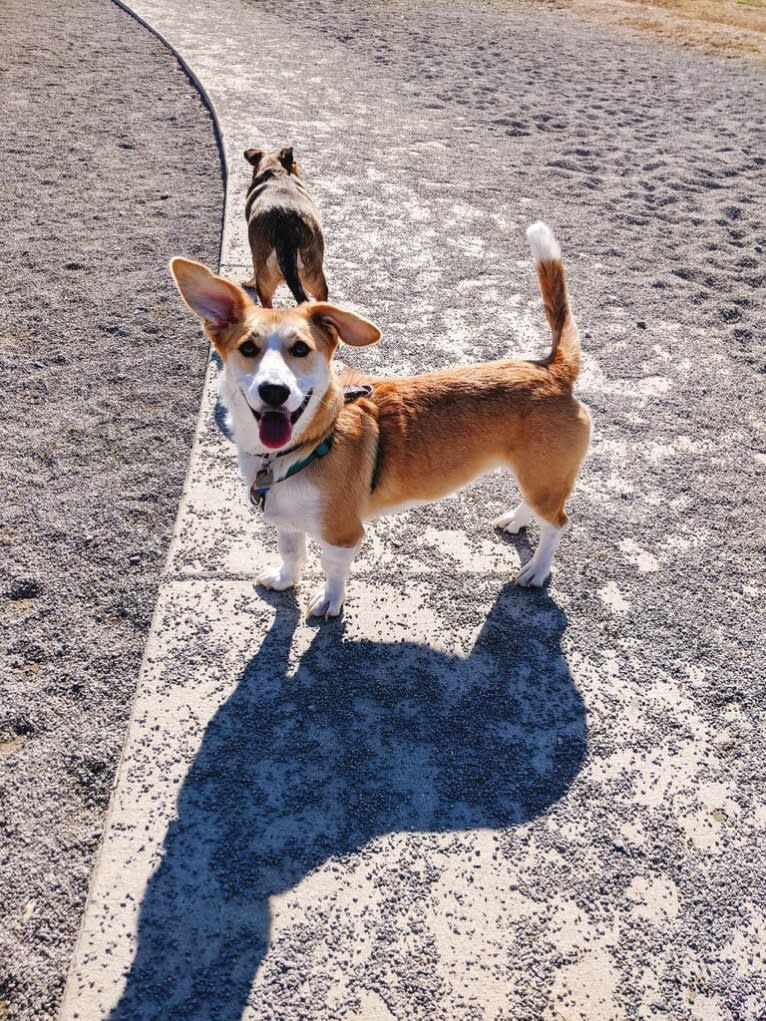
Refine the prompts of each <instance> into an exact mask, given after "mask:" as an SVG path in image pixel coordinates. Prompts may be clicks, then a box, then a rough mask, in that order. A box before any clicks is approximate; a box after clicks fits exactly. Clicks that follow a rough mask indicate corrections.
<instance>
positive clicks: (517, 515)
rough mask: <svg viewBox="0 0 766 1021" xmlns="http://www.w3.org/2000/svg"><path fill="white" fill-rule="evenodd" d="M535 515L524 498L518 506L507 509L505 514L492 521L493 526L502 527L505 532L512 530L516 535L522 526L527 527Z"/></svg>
mask: <svg viewBox="0 0 766 1021" xmlns="http://www.w3.org/2000/svg"><path fill="white" fill-rule="evenodd" d="M533 517H534V515H533V514H532V509H531V507H529V506H528V505H527V504H526V503H524V501H523V500H522V501H521V503H520V504H519V505H518V507H514V509H513V510H511V511H506V512H505V514H500V515H498V517H496V518H495V519H494V521H493V522H492V527H493V528H501V529H502V530H503V531H504V532H510V533H511V534H512V535H515V534H516V533H517V532H519V531H520V530H521V529H522V528H526V527H527V525H528V524H529V523H530V522H531V521H532V519H533Z"/></svg>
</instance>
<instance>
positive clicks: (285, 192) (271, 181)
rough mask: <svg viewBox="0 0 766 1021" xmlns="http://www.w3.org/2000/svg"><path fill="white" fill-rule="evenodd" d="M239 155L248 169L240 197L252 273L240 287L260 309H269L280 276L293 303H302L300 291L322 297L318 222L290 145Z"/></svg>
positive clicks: (304, 298) (324, 289)
mask: <svg viewBox="0 0 766 1021" xmlns="http://www.w3.org/2000/svg"><path fill="white" fill-rule="evenodd" d="M245 159H246V160H247V162H248V163H249V164H250V165H251V166H252V168H253V178H252V180H251V182H250V187H249V188H248V189H247V198H246V199H245V218H246V219H247V236H248V240H249V241H250V252H251V254H252V257H253V275H252V277H251V278H250V280H248V281H246V282H245V287H254V288H255V290H256V292H257V294H258V300H259V301H260V303H261V304H262V305H263V307H264V308H271V299H272V297H273V295H274V291H275V290H276V289H277V286H278V285H279V282H280V280H284V281H285V283H286V284H287V286H288V287H289V288H290V290H291V291H292V293H293V297H294V298H295V300H296V301H297V302H298V304H300V303H301V302H303V301H308V298H307V296H306V291H308V292H309V294H311V295H313V297H314V298H316V299H317V300H318V301H327V281H326V280H325V275H324V270H323V269H322V261H323V259H324V237H323V235H322V224H321V222H320V219H319V211H318V209H317V207H316V205H315V203H314V200H313V199H312V198H311V196H310V195H309V193H308V191H307V189H306V185H305V183H304V180H303V176H302V175H301V171H300V167H299V166H298V164H297V163H296V162H295V159H294V157H293V147H292V146H291V145H283V146H282V148H281V149H276V150H275V151H274V152H264V151H263V150H262V149H247V150H246V151H245Z"/></svg>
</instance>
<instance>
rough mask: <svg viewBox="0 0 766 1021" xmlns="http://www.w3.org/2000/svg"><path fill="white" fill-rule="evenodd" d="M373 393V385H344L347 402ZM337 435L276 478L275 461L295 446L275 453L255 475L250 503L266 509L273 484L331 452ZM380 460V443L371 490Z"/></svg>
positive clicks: (371, 489)
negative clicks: (267, 498) (279, 477)
mask: <svg viewBox="0 0 766 1021" xmlns="http://www.w3.org/2000/svg"><path fill="white" fill-rule="evenodd" d="M371 394H372V387H371V386H368V385H366V384H365V385H360V386H344V387H343V400H344V402H345V403H346V404H352V403H353V402H354V401H358V400H359V399H360V398H361V397H369V396H370V395H371ZM334 437H335V433H334V432H330V433H328V434H327V436H325V438H324V439H323V440H322V442H321V443H319V444H318V445H317V446H316V447H314V449H313V450H312V451H311V453H310V454H307V455H306V457H304V458H302V459H301V460H300V461H296V462H295V464H291V465H290V467H289V468H288V469H287V472H286V473H285V474H284V475H283V476H282V478H281V479H275V478H274V469H273V464H274V461H276V460H277V458H278V457H284V456H285V455H286V454H291V453H292V451H293V450H295V449H296V448H295V447H292V448H291V449H289V450H282V451H280V453H278V454H275V455H274V456H273V457H272V458H269V460H268V461H267V462H266V463H265V464H264V465H263V467H262V468H260V469H259V471H258V474H257V475H256V476H255V481H254V482H253V484H252V486H251V487H250V503H251V504H252V505H253V507H257V508H258V509H259V510H264V508H265V507H266V496H267V494H268V492H269V490H270V489H271V487H272V486H276V485H277V483H279V482H284V481H285V479H291V478H292V477H293V476H294V475H297V474H298V472H300V471H303V469H304V468H306V467H307V466H308V465H310V464H311V462H312V461H316V460H318V459H319V458H321V457H325V456H326V455H327V454H329V453H330V449H331V448H332V441H333V439H334ZM379 461H380V443H378V447H377V449H376V451H375V467H374V468H373V472H372V483H371V487H370V492H373V491H374V490H375V486H376V485H377V482H378V468H379Z"/></svg>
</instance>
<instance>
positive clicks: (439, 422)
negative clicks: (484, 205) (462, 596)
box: [170, 223, 591, 618]
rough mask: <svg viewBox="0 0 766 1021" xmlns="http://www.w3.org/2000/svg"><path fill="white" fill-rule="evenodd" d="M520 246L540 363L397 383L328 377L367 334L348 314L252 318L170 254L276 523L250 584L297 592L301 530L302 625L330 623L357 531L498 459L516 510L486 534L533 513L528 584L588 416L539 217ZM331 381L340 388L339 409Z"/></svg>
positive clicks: (247, 477) (370, 330) (245, 468)
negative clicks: (306, 567) (308, 569)
mask: <svg viewBox="0 0 766 1021" xmlns="http://www.w3.org/2000/svg"><path fill="white" fill-rule="evenodd" d="M527 237H528V239H529V241H530V244H531V247H532V254H533V256H534V259H535V262H536V265H537V274H538V279H539V283H540V289H541V292H542V297H543V304H544V306H545V314H546V317H547V319H548V324H549V326H550V330H551V334H552V346H551V351H550V354H549V355H548V357H547V358H545V359H542V360H541V361H514V360H503V361H494V362H487V363H483V364H478V365H473V366H468V367H465V368H449V369H440V370H438V371H436V372H429V373H426V374H424V375H420V376H411V377H403V378H399V379H396V378H393V379H368V378H365V377H360V376H359V374H358V373H354V372H351V373H348V374H344V375H342V376H340V377H339V376H337V375H336V374H335V373H334V372H333V369H332V357H333V353H334V352H335V349H336V347H337V345H338V341H342V342H343V343H344V344H349V345H351V346H352V347H366V346H367V345H368V344H374V343H375V342H376V341H377V340H379V339H380V336H381V334H380V330H378V328H377V327H376V326H374V325H373V324H372V323H370V322H368V321H367V320H365V319H362V318H361V317H360V316H358V315H355V314H354V313H353V312H349V311H346V310H344V309H341V308H336V307H335V306H334V305H330V304H328V303H327V302H316V303H311V304H305V305H299V306H297V307H296V308H290V309H279V310H271V311H266V310H265V309H262V308H259V307H258V306H257V305H254V304H253V302H251V301H250V299H249V298H248V297H247V295H246V294H245V293H244V292H243V291H242V290H241V289H240V288H239V287H237V286H236V285H235V284H232V283H230V282H229V281H228V280H224V279H223V278H222V277H219V276H215V275H214V274H213V273H212V272H211V271H210V270H208V269H207V268H206V267H205V266H202V265H200V263H197V262H191V261H189V260H188V259H181V258H176V259H173V260H172V262H171V264H170V267H171V271H172V273H173V276H174V277H175V281H176V284H177V285H178V289H179V290H180V292H181V295H182V296H183V298H184V300H185V301H186V302H187V304H188V305H189V306H190V307H191V308H192V310H193V311H194V312H196V314H197V315H198V316H199V317H200V319H201V320H202V321H203V323H204V329H205V333H206V334H207V336H208V337H209V339H210V340H211V341H212V343H213V345H214V347H215V349H216V351H217V352H218V354H219V355H220V356H221V358H222V360H223V365H224V369H223V379H222V397H223V399H224V401H225V403H226V404H227V406H228V409H229V412H230V417H231V425H232V431H233V434H234V438H235V441H236V445H237V451H238V459H239V466H240V470H241V472H242V475H243V477H244V481H245V484H246V486H247V488H248V490H249V491H250V496H251V499H252V500H253V502H254V503H257V504H258V505H259V506H261V507H262V509H263V512H264V515H265V517H266V520H267V521H269V522H271V523H273V524H274V525H276V528H277V540H278V547H279V553H280V556H281V561H280V562H279V563H278V564H276V565H275V566H274V567H271V568H269V569H267V570H265V571H264V572H263V573H262V574H261V575H260V577H259V579H258V581H259V583H260V584H261V585H263V586H265V587H266V588H270V589H286V588H290V587H291V586H293V585H296V584H297V583H298V581H299V580H300V577H301V570H302V568H303V563H304V560H305V557H306V536H307V535H309V536H311V537H312V538H313V539H316V540H317V541H318V543H319V545H320V547H321V552H322V567H323V570H324V574H325V581H324V584H323V585H322V586H321V587H320V588H319V590H318V591H317V592H316V593H315V594H314V596H313V598H312V599H311V601H310V603H309V607H308V612H309V615H310V616H316V617H325V618H327V617H335V616H337V615H338V614H339V613H340V609H341V606H342V604H343V600H344V597H345V593H346V580H347V577H348V574H349V571H350V568H351V562H352V561H353V559H354V556H355V555H356V552H357V550H358V549H359V546H360V544H361V541H362V538H363V536H364V522H365V521H367V520H370V519H372V518H376V517H379V516H381V515H383V514H386V513H394V512H396V511H398V510H402V509H403V508H405V507H411V506H413V505H416V504H420V503H429V502H431V501H433V500H437V499H439V498H440V497H442V496H446V495H447V494H449V493H451V492H453V491H454V490H456V489H459V488H461V487H462V486H464V485H466V483H468V482H469V481H470V480H471V479H472V478H474V477H475V476H477V475H479V474H481V473H482V472H487V471H490V470H492V469H494V468H496V467H497V466H500V465H502V466H504V467H506V468H509V469H510V470H511V472H512V473H513V474H514V475H515V477H516V480H517V482H518V485H519V488H520V489H521V494H522V501H521V503H519V505H518V506H517V507H515V508H514V509H513V510H509V511H508V512H507V513H505V514H501V515H500V517H498V518H497V519H496V520H495V521H494V522H493V524H494V525H495V527H497V528H501V529H505V530H506V531H508V532H518V531H519V529H521V528H524V527H525V526H526V525H528V524H529V523H530V522H531V521H532V519H533V517H534V518H537V520H538V521H539V524H540V542H539V545H538V547H537V550H536V551H535V553H534V556H533V557H532V558H531V559H530V560H529V561H528V562H527V563H526V564H525V565H524V566H523V567H522V569H521V572H520V573H519V575H518V578H517V581H518V583H519V584H520V585H524V586H527V585H542V584H543V582H544V581H545V579H546V578H547V576H548V574H549V573H550V569H551V563H552V561H553V556H554V553H555V551H556V547H557V546H558V543H559V539H560V538H561V535H562V533H563V531H564V529H565V527H566V525H567V520H568V519H567V515H566V513H565V511H564V503H565V501H566V500H567V498H568V496H569V495H570V493H571V492H572V488H573V486H574V482H575V477H576V475H577V472H578V469H579V467H580V464H581V463H582V461H583V458H584V457H585V453H586V451H587V449H588V444H589V441H590V433H591V420H590V415H589V413H588V410H587V408H586V407H585V406H584V405H583V404H581V403H580V402H579V401H578V400H576V399H575V397H574V396H573V393H572V388H573V384H574V381H575V379H576V377H577V373H578V370H579V367H580V343H579V337H578V332H577V327H576V326H575V322H574V319H573V318H572V313H571V311H570V307H569V298H568V295H567V289H566V284H565V281H564V267H563V263H562V261H561V252H560V249H559V246H558V243H557V241H556V239H555V238H554V236H553V234H552V232H551V231H550V229H549V228H548V227H547V226H546V225H545V224H543V223H535V224H533V225H532V226H531V227H530V228H529V229H528V230H527ZM344 382H349V383H351V384H354V386H353V387H352V391H353V392H352V394H351V395H350V396H351V398H352V399H351V400H349V399H348V396H345V397H344V386H343V384H344Z"/></svg>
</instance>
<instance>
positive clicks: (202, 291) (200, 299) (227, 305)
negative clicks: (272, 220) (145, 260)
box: [170, 258, 252, 342]
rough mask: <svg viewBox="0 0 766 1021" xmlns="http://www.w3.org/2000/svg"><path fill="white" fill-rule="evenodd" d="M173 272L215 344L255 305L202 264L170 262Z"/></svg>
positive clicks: (186, 299) (187, 301)
mask: <svg viewBox="0 0 766 1021" xmlns="http://www.w3.org/2000/svg"><path fill="white" fill-rule="evenodd" d="M170 272H171V273H172V274H173V278H174V280H175V282H176V286H177V287H178V290H179V291H180V292H181V297H182V298H183V299H184V301H185V302H186V304H187V305H188V306H189V308H190V309H191V310H192V311H193V312H195V313H196V314H197V315H198V316H199V317H200V319H201V320H202V322H203V323H204V325H205V330H206V331H207V333H208V334H209V335H210V337H211V339H212V340H213V341H214V342H216V341H218V340H222V339H223V335H224V334H225V333H226V331H227V330H229V329H230V328H231V327H232V326H237V325H238V323H239V322H240V321H241V320H242V318H243V316H244V314H245V312H246V311H247V309H248V308H249V307H250V306H251V305H252V302H251V301H250V299H249V298H248V296H247V295H246V294H245V292H244V291H243V290H242V288H240V287H237V285H236V284H233V283H231V281H229V280H224V278H223V277H217V276H216V275H215V274H214V273H211V272H210V270H209V269H208V268H207V266H203V265H202V263H201V262H192V260H191V259H181V258H175V259H171V260H170Z"/></svg>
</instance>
